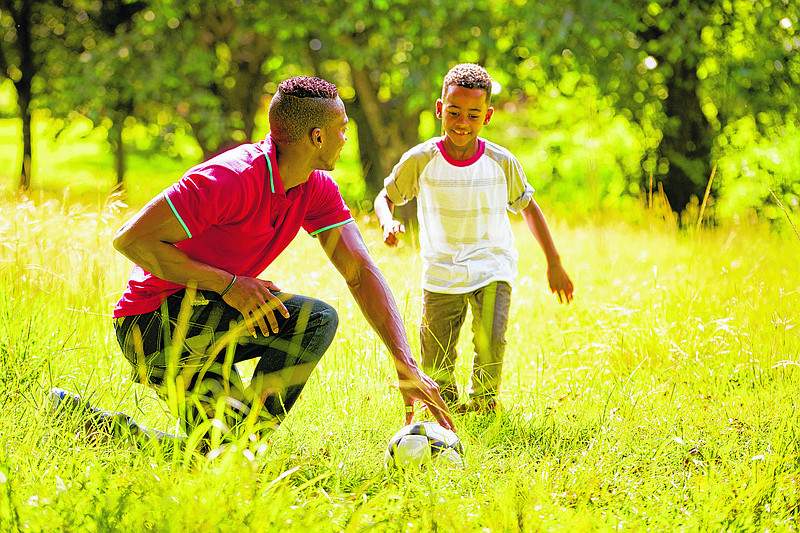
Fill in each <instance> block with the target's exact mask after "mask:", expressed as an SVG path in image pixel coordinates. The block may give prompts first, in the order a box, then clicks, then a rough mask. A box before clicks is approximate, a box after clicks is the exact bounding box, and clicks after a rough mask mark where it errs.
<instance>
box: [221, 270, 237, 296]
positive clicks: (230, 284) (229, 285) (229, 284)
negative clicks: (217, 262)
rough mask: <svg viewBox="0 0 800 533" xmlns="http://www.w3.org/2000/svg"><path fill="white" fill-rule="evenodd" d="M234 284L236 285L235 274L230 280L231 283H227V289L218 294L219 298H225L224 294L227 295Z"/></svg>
mask: <svg viewBox="0 0 800 533" xmlns="http://www.w3.org/2000/svg"><path fill="white" fill-rule="evenodd" d="M234 283H236V274H234V275H233V279H232V280H231V282H230V283H228V286H227V287H225V290H224V291H222V292H221V293H219V295H220V296H225V294H226V293H227V292H228V291H229V290H231V287H233V284H234Z"/></svg>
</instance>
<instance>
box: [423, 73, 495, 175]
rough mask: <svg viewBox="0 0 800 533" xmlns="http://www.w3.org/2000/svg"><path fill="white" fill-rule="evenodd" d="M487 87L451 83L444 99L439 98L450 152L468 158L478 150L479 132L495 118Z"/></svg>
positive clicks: (447, 148)
mask: <svg viewBox="0 0 800 533" xmlns="http://www.w3.org/2000/svg"><path fill="white" fill-rule="evenodd" d="M492 113H494V109H493V108H492V107H489V104H488V102H487V95H486V91H485V90H483V89H468V88H466V87H461V86H458V85H450V86H448V87H447V89H446V91H445V93H444V99H443V100H442V99H439V100H437V101H436V116H437V118H440V119H441V120H442V127H443V129H444V134H445V139H444V148H445V150H446V151H447V154H448V155H449V156H450V157H452V158H453V159H455V160H457V161H465V160H467V159H469V158H471V157H472V156H473V155H475V152H477V150H478V134H480V132H481V129H482V128H483V126H484V125H485V124H488V123H489V121H490V120H491V118H492Z"/></svg>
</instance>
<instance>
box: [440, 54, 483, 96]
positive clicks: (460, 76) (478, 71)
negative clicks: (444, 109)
mask: <svg viewBox="0 0 800 533" xmlns="http://www.w3.org/2000/svg"><path fill="white" fill-rule="evenodd" d="M453 85H455V86H458V87H465V88H467V89H483V90H484V91H486V101H487V102H488V101H489V100H490V99H491V97H492V78H491V77H490V76H489V73H488V72H486V69H484V68H483V67H482V66H480V65H476V64H475V63H461V64H460V65H456V66H454V67H453V68H451V69H450V72H448V73H447V75H445V77H444V84H443V85H442V98H444V95H445V93H446V92H447V88H448V87H450V86H453Z"/></svg>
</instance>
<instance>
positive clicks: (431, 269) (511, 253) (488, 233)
mask: <svg viewBox="0 0 800 533" xmlns="http://www.w3.org/2000/svg"><path fill="white" fill-rule="evenodd" d="M442 140H443V139H442V138H441V137H438V138H434V139H430V140H428V141H425V142H423V143H421V144H419V145H417V146H415V147H414V148H412V149H411V150H409V151H408V152H406V153H405V154H404V155H403V157H402V158H401V159H400V162H399V163H397V165H395V167H394V169H393V170H392V173H391V174H390V175H389V177H387V178H386V180H385V181H384V186H385V187H386V192H387V194H388V196H389V199H390V200H391V201H392V203H394V204H395V205H403V204H404V203H406V202H408V201H409V200H411V199H412V198H414V197H416V198H417V218H418V222H419V241H420V249H421V252H420V255H421V257H422V288H423V289H425V290H427V291H430V292H439V293H447V294H463V293H467V292H472V291H474V290H476V289H479V288H481V287H485V286H486V285H488V284H489V283H491V282H493V281H505V282H508V283H509V284H513V283H514V281H515V280H516V278H517V259H518V258H519V252H518V251H517V249H516V247H515V246H514V233H513V231H512V230H511V223H510V221H509V219H508V214H507V212H506V210H509V211H512V212H514V213H519V210H520V209H521V208H522V207H525V206H526V205H527V204H528V202H530V199H531V198H532V196H533V192H534V191H533V187H531V186H530V184H528V181H527V179H526V177H525V171H524V170H523V169H522V165H521V164H520V162H519V161H518V160H517V158H516V157H514V155H513V154H511V152H509V151H508V150H506V149H505V148H503V147H502V146H500V145H498V144H495V143H493V142H491V141H487V140H484V139H478V143H479V148H478V151H477V153H476V154H475V155H474V156H473V157H472V158H471V159H469V160H467V161H456V160H454V159H452V158H451V157H450V156H448V155H447V153H446V152H445V151H444V148H443V146H442Z"/></svg>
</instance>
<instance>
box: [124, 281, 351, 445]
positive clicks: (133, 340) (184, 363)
mask: <svg viewBox="0 0 800 533" xmlns="http://www.w3.org/2000/svg"><path fill="white" fill-rule="evenodd" d="M285 296H287V300H286V301H285V302H284V305H285V306H286V307H287V309H288V310H289V313H290V317H289V318H288V319H287V318H283V317H282V316H280V315H278V316H277V319H278V327H279V332H278V333H277V334H271V335H270V336H268V337H264V336H263V335H262V334H261V333H260V332H259V333H258V335H257V336H256V337H253V336H251V335H250V334H249V333H248V332H247V330H246V329H245V328H244V325H243V321H242V316H241V314H240V313H239V312H238V311H237V310H236V309H234V308H232V307H230V306H228V305H227V304H226V303H225V302H224V301H222V299H221V298H219V297H218V296H217V295H216V294H215V293H203V292H201V293H198V294H197V295H196V297H195V298H193V299H191V300H190V299H189V298H188V297H185V295H184V293H183V292H181V293H178V294H176V295H173V296H170V298H168V300H167V302H165V306H163V312H160V313H159V312H156V313H155V314H154V315H153V316H146V315H141V316H140V317H139V318H138V319H136V320H135V322H136V324H134V320H133V319H131V320H129V322H130V323H126V324H123V327H121V328H119V329H118V332H117V333H118V340H119V341H120V345H121V346H122V347H123V352H124V353H125V354H126V357H127V358H128V360H129V361H130V362H131V364H132V366H133V368H134V374H135V375H136V377H137V379H139V380H140V381H142V378H145V379H146V381H145V382H146V383H147V384H149V385H151V386H154V387H155V388H156V389H157V390H158V391H159V395H160V396H161V397H162V398H164V399H165V401H167V403H168V404H169V406H170V410H171V411H172V412H173V413H174V414H176V415H177V416H178V417H179V418H180V419H181V422H182V424H183V426H184V430H185V431H186V432H187V434H190V433H191V432H193V431H195V430H198V429H199V430H201V431H203V432H205V434H206V435H205V440H207V441H212V442H213V441H214V440H215V439H214V437H215V432H221V433H222V434H223V435H224V434H228V433H230V432H231V430H234V431H233V432H232V433H233V434H234V435H237V434H240V433H242V432H243V431H246V432H247V433H255V434H257V435H258V434H260V433H261V432H262V430H271V429H274V428H275V427H276V426H277V423H278V422H279V421H280V420H282V419H283V417H284V416H285V415H286V413H287V412H288V411H289V409H291V407H292V405H293V404H294V402H295V401H296V400H297V397H298V396H299V395H300V391H301V390H302V388H303V386H304V385H305V382H306V380H307V379H308V377H309V376H310V374H311V371H312V370H313V369H314V367H315V366H316V364H317V362H318V361H319V359H320V358H321V357H322V355H323V354H324V353H325V350H327V348H328V346H329V345H330V343H331V341H332V339H333V336H334V334H335V332H336V327H337V325H338V317H337V315H336V312H335V310H334V309H333V308H332V307H330V306H328V305H327V304H325V303H324V302H321V301H319V300H314V299H312V298H306V297H303V296H290V295H285ZM129 318H130V317H129ZM126 320H127V319H126ZM154 322H158V324H153V323H154ZM142 332H144V333H142ZM137 339H138V340H137ZM137 346H138V347H137ZM153 348H158V349H159V351H158V352H155V353H154V352H152V351H151V350H152V349H153ZM143 353H149V354H150V355H141V354H143ZM253 358H260V361H259V362H258V363H257V365H256V370H255V372H254V375H253V379H252V381H251V383H250V386H249V387H245V386H244V384H243V382H242V380H241V377H240V376H239V373H238V371H237V369H236V367H235V366H234V364H235V363H237V362H241V361H245V360H248V359H253ZM213 420H218V421H219V422H222V424H223V425H222V426H220V425H219V424H214V423H212V421H213Z"/></svg>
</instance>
